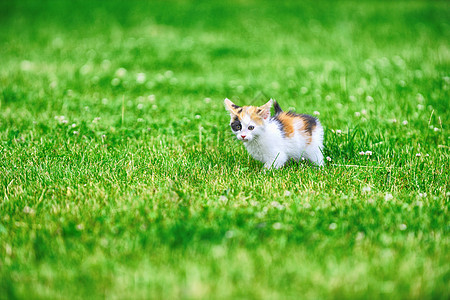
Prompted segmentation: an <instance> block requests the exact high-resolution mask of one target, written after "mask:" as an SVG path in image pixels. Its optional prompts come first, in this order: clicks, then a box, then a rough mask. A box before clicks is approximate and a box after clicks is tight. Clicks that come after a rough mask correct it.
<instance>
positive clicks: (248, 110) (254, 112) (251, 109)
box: [234, 106, 263, 125]
mask: <svg viewBox="0 0 450 300" xmlns="http://www.w3.org/2000/svg"><path fill="white" fill-rule="evenodd" d="M259 112H260V109H259V108H258V107H256V106H243V107H241V108H237V109H234V113H235V115H236V116H237V117H238V119H239V120H242V119H243V118H244V116H245V115H248V116H249V117H250V119H252V121H253V122H255V124H257V125H262V123H263V120H262V118H261V116H260V115H259V114H258V113H259Z"/></svg>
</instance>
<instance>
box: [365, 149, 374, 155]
mask: <svg viewBox="0 0 450 300" xmlns="http://www.w3.org/2000/svg"><path fill="white" fill-rule="evenodd" d="M364 155H368V156H370V155H372V151H370V150H367V151H366V153H364Z"/></svg>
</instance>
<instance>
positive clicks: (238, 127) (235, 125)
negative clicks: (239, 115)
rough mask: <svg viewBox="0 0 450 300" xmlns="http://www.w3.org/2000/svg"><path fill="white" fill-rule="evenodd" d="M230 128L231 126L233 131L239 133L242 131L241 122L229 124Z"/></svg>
mask: <svg viewBox="0 0 450 300" xmlns="http://www.w3.org/2000/svg"><path fill="white" fill-rule="evenodd" d="M230 126H231V129H233V131H240V130H241V129H242V125H241V122H239V121H238V120H236V121H234V122H233V123H231V124H230Z"/></svg>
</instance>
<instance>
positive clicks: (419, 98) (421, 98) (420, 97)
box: [417, 93, 425, 102]
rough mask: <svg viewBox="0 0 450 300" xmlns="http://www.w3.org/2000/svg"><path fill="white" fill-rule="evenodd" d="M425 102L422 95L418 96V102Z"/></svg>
mask: <svg viewBox="0 0 450 300" xmlns="http://www.w3.org/2000/svg"><path fill="white" fill-rule="evenodd" d="M423 100H425V98H424V97H423V95H422V94H421V93H418V94H417V101H419V102H423Z"/></svg>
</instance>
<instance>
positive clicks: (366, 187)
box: [362, 185, 372, 193]
mask: <svg viewBox="0 0 450 300" xmlns="http://www.w3.org/2000/svg"><path fill="white" fill-rule="evenodd" d="M370 191H372V188H371V187H370V186H368V185H366V186H365V187H363V188H362V192H363V193H370Z"/></svg>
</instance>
